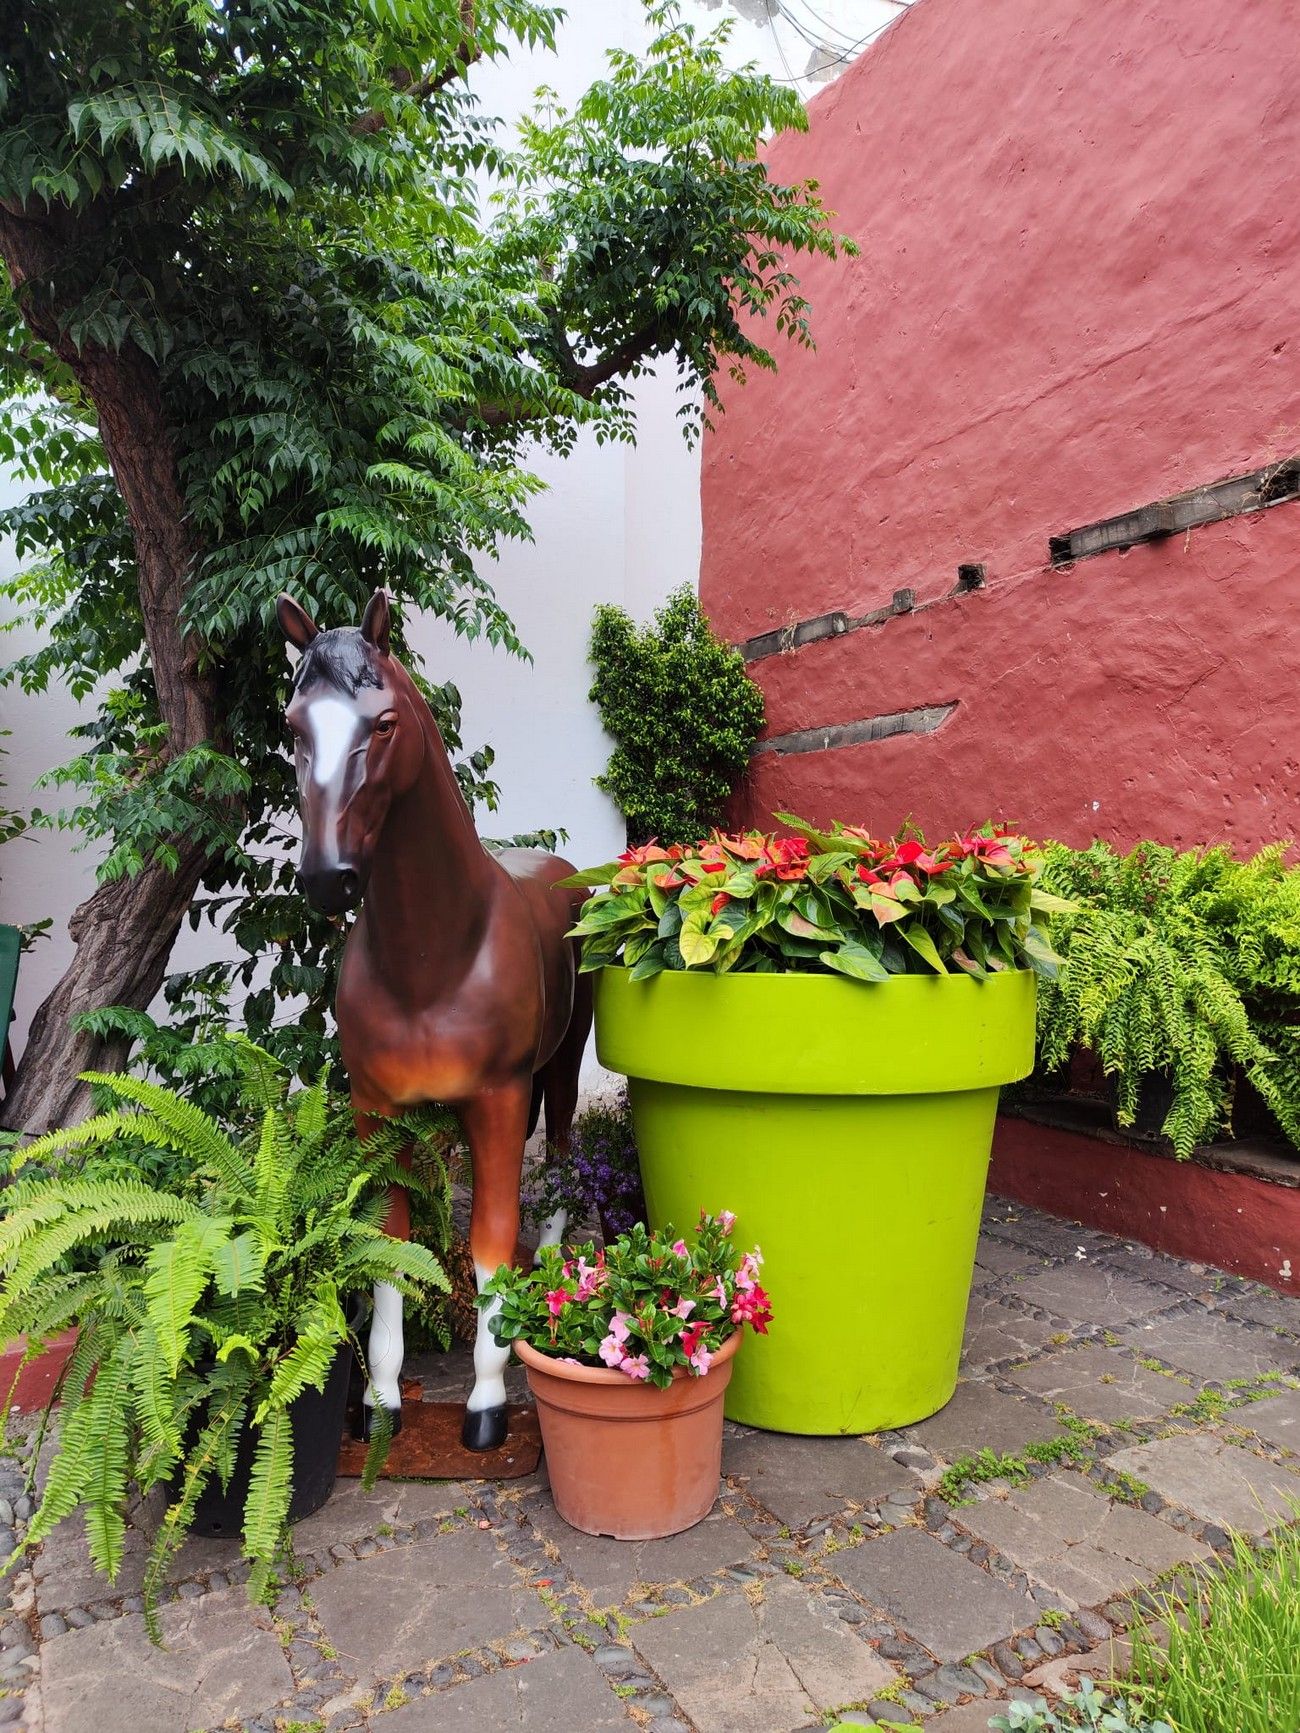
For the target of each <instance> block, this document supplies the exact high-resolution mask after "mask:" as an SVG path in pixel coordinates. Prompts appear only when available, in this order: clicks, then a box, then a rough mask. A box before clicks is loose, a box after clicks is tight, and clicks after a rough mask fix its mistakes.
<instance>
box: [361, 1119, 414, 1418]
mask: <svg viewBox="0 0 1300 1733" xmlns="http://www.w3.org/2000/svg"><path fill="white" fill-rule="evenodd" d="M356 1120H357V1135H358V1137H360V1138H361V1139H362V1141H363V1142H364V1140H365V1139H366V1137H368V1136H369V1134H370V1132H371V1130H372V1129H373V1127H374V1126H375V1125H376V1124H377V1123H378V1121H377V1119H376V1117H375V1115H373V1114H366V1113H358V1114H357V1116H356ZM397 1159H398V1160H399V1161H400V1162H401V1164H402V1165H403V1167H409V1166H410V1164H411V1151H410V1149H409V1148H407V1149H404V1150H403V1151H402V1152H401V1154H400V1155H399V1156H398V1158H397ZM384 1232H385V1233H389V1234H392V1236H393V1238H394V1239H398V1240H409V1239H410V1237H411V1206H410V1200H409V1198H408V1197H407V1194H406V1191H405V1189H404V1188H403V1187H401V1186H393V1187H392V1188H391V1189H390V1191H389V1193H388V1215H387V1216H386V1218H385V1220H384ZM405 1357H406V1343H405V1337H404V1332H403V1323H402V1296H401V1294H400V1293H399V1292H398V1290H397V1289H396V1288H395V1287H393V1285H392V1283H391V1282H376V1283H375V1290H374V1309H373V1311H372V1312H371V1315H370V1340H369V1341H368V1342H367V1344H366V1371H367V1373H368V1375H369V1376H368V1378H367V1381H366V1387H365V1391H364V1393H363V1394H362V1398H361V1401H362V1409H361V1437H362V1438H364V1439H366V1440H369V1439H370V1438H372V1437H373V1436H374V1432H375V1409H376V1408H383V1409H385V1410H386V1412H387V1416H388V1424H389V1429H390V1435H391V1436H392V1437H394V1438H395V1437H396V1436H397V1434H398V1433H399V1432H400V1431H401V1430H402V1362H403V1360H404V1359H405Z"/></svg>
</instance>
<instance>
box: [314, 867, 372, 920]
mask: <svg viewBox="0 0 1300 1733" xmlns="http://www.w3.org/2000/svg"><path fill="white" fill-rule="evenodd" d="M298 883H299V885H300V886H301V887H302V893H303V895H304V896H305V897H306V899H307V901H308V902H309V903H310V904H311V906H312V907H313V908H314V909H319V910H320V912H321V914H323V915H343V914H346V913H347V911H348V910H349V909H355V908H356V906H357V904H358V903H359V902H360V901H361V892H362V889H363V888H364V887H363V886H362V883H361V874H360V873H359V872H358V871H357V870H356V868H355V867H347V866H340V867H303V868H302V869H301V870H300V871H299V873H298Z"/></svg>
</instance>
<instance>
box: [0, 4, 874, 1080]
mask: <svg viewBox="0 0 1300 1733" xmlns="http://www.w3.org/2000/svg"><path fill="white" fill-rule="evenodd" d="M648 10H649V15H650V17H651V20H652V23H653V27H654V40H653V42H652V44H651V46H650V48H649V51H648V53H647V54H646V56H645V58H644V59H643V60H638V59H636V58H635V57H633V56H631V55H629V54H625V53H617V54H614V55H612V56H611V57H610V64H609V68H608V73H607V76H606V77H604V78H603V79H602V80H600V81H599V82H598V83H597V84H596V85H595V86H594V87H593V88H592V89H591V90H590V91H589V92H588V93H587V94H586V95H585V96H584V97H583V98H582V100H581V101H580V102H578V103H577V104H576V106H575V107H574V108H573V109H572V110H566V109H565V108H564V107H562V105H561V104H559V102H558V101H557V100H556V99H555V97H554V96H553V95H552V94H550V93H543V95H542V97H541V99H540V102H539V107H538V110H537V113H536V114H535V116H533V117H532V118H531V119H530V120H529V121H528V122H527V123H526V124H525V125H524V127H523V129H522V133H521V136H520V139H519V141H518V143H517V145H513V146H511V147H510V148H507V142H506V141H504V140H503V137H502V134H501V131H500V129H499V127H498V126H497V124H496V123H495V122H494V121H493V120H492V119H491V117H489V116H486V115H484V114H483V113H482V112H481V111H480V110H479V108H478V107H477V106H476V103H475V100H474V98H473V96H472V94H471V93H470V90H469V88H468V86H467V84H466V82H465V80H464V78H463V76H462V74H463V73H464V71H465V69H466V67H468V66H470V65H472V64H473V63H474V62H476V61H480V60H482V61H488V60H491V59H493V58H496V57H498V56H500V55H502V54H504V53H506V52H507V51H508V49H509V48H510V47H511V46H512V45H515V44H524V45H527V46H530V47H537V46H547V45H550V44H551V43H552V42H553V40H554V33H555V29H556V24H557V20H558V18H559V16H560V14H559V12H558V10H557V8H555V7H554V6H552V5H550V4H543V3H541V0H335V3H333V4H330V5H325V4H322V3H320V0H222V3H220V4H219V3H218V0H133V3H131V4H127V3H126V0H27V3H26V4H25V5H24V6H22V7H21V8H9V9H7V10H6V12H5V15H4V18H3V20H2V21H0V253H3V257H4V260H5V264H6V266H7V281H5V282H4V284H3V285H2V286H0V397H3V399H4V400H5V401H6V403H7V407H6V408H4V409H3V410H0V458H3V459H4V460H5V461H7V462H8V463H9V464H10V465H12V466H14V467H15V468H16V469H17V470H18V472H19V473H20V474H21V475H23V476H25V477H26V478H27V480H28V481H29V482H30V483H31V484H32V491H31V493H30V494H29V495H28V497H27V498H26V499H25V500H24V501H23V502H22V503H21V504H19V505H18V506H17V507H15V508H14V509H13V510H11V511H9V512H8V513H6V514H4V516H3V521H2V522H0V530H3V531H4V532H5V533H8V534H11V535H12V536H13V537H14V538H15V541H16V544H17V548H18V552H19V555H20V557H21V559H22V561H23V562H24V563H23V570H22V572H21V574H20V576H19V577H18V578H17V579H15V580H14V581H13V582H12V583H11V584H10V585H9V587H8V595H9V600H10V602H11V604H12V603H16V604H17V605H18V606H19V607H20V608H21V609H22V610H23V611H24V612H25V613H26V614H27V616H28V617H29V618H30V619H31V620H32V621H33V622H34V623H36V624H37V625H38V626H39V627H40V628H41V642H40V646H39V648H37V649H36V650H35V651H34V652H32V653H31V654H30V655H28V656H26V657H24V658H22V659H21V660H20V661H19V662H18V663H16V664H15V665H14V667H13V669H12V671H11V673H12V677H13V678H16V679H18V680H20V681H21V682H22V683H23V685H24V686H25V687H26V688H27V689H28V690H32V691H43V690H46V689H47V688H48V687H49V686H50V685H51V684H52V683H57V682H63V683H66V684H67V685H68V686H69V687H70V689H71V690H72V691H73V692H75V693H76V694H78V695H79V696H89V695H90V694H91V693H92V691H95V692H98V693H101V694H103V696H102V697H101V699H100V701H99V702H98V704H97V708H96V711H95V714H94V716H93V719H92V720H90V721H89V722H87V723H86V724H85V726H84V728H83V729H82V735H83V739H82V741H81V743H80V744H81V751H80V753H79V755H78V757H77V758H76V760H75V761H74V763H73V764H72V765H71V766H69V768H68V769H67V770H66V771H65V772H63V773H61V776H60V779H59V780H60V781H61V782H62V783H63V784H65V785H75V787H76V789H77V791H78V792H77V793H76V794H75V795H74V796H73V799H72V804H71V805H70V807H69V809H68V813H67V816H66V818H65V822H70V823H73V824H75V826H76V828H77V829H78V831H80V832H81V833H82V834H83V835H85V836H87V837H88V838H90V839H92V840H96V841H98V840H100V839H102V841H103V844H104V846H105V862H104V866H103V868H102V873H103V874H104V875H105V876H106V877H107V878H108V879H110V880H111V879H112V877H113V875H126V876H128V877H130V876H133V875H134V876H136V877H138V878H139V879H140V880H141V882H142V883H145V882H146V881H147V882H148V883H149V884H150V885H152V886H156V885H158V884H160V882H161V875H164V874H168V873H171V874H177V873H180V874H182V875H183V874H185V873H188V874H189V875H190V877H191V878H192V879H193V880H194V881H195V882H196V883H197V882H199V881H201V884H202V889H203V894H204V897H205V898H206V902H205V904H204V905H203V906H205V907H206V909H207V910H208V911H209V912H212V913H214V914H215V915H216V917H217V918H218V919H219V920H221V921H222V922H223V924H224V925H225V926H226V927H227V928H228V930H229V931H230V932H231V933H233V935H234V937H235V939H236V940H237V942H238V944H239V946H240V948H241V951H242V955H243V960H242V962H241V963H240V964H239V965H238V967H237V969H236V972H235V974H236V979H235V981H234V982H233V983H232V981H231V980H230V979H229V977H228V976H226V975H223V973H222V971H220V970H218V969H216V968H214V969H212V970H209V971H206V972H205V973H204V974H203V975H202V976H201V977H200V978H198V979H192V980H189V981H176V982H173V983H172V988H171V991H172V996H173V998H174V1000H175V1003H176V1005H177V1008H178V1013H179V1014H182V1015H197V1014H199V1011H200V1010H201V1008H202V1005H203V1003H204V1002H205V1001H206V1002H209V1003H210V1001H211V998H212V995H213V994H214V993H215V994H218V995H220V994H222V993H226V992H229V991H230V990H231V989H232V986H233V987H234V988H236V989H238V990H242V991H247V990H249V989H252V998H251V1000H250V1002H249V1016H250V1021H251V1024H252V1026H253V1027H254V1028H255V1029H256V1030H258V1031H259V1032H260V1033H261V1034H262V1035H263V1036H264V1038H265V1039H266V1040H267V1041H269V1042H270V1043H271V1044H272V1045H277V1046H279V1047H280V1049H281V1050H283V1051H285V1052H293V1053H294V1054H296V1056H297V1058H298V1059H299V1060H300V1061H301V1063H302V1064H303V1066H307V1065H311V1064H314V1063H315V1060H316V1058H317V1057H318V1056H319V1047H320V1042H321V1039H322V1036H323V1030H324V1016H325V1007H326V1005H327V1004H328V1001H329V997H330V991H331V984H332V958H333V954H334V951H335V949H336V940H337V934H336V932H335V930H334V929H333V928H332V927H331V926H330V925H329V924H328V923H327V922H324V921H322V920H320V919H319V918H317V917H314V916H311V915H310V914H309V913H308V912H307V911H306V910H305V908H304V907H303V905H302V904H301V901H300V899H299V898H298V897H297V895H296V893H295V891H294V889H293V886H292V882H291V878H290V871H289V866H288V858H287V857H288V854H289V852H290V835H289V832H290V830H291V825H290V823H289V818H288V815H289V814H290V813H291V810H292V805H293V800H292V772H291V766H290V763H289V760H288V758H287V757H286V755H285V753H284V751H283V741H282V727H281V711H282V708H283V704H284V701H285V698H286V687H287V668H286V658H285V655H284V648H283V644H282V642H281V641H280V638H279V634H278V633H277V632H276V631H275V630H274V626H273V616H272V609H273V603H274V598H275V596H276V594H277V593H278V592H279V591H280V590H283V589H286V588H287V589H291V590H292V591H294V593H295V594H296V595H298V596H299V597H300V598H301V600H302V601H303V603H304V604H305V605H306V606H307V607H308V608H309V610H310V611H311V612H312V613H313V614H314V615H315V617H317V618H318V619H320V620H322V621H323V622H327V623H342V622H346V621H351V620H353V619H355V618H356V617H357V615H358V613H359V610H360V607H361V605H362V603H363V601H364V599H365V597H366V596H368V595H369V594H370V592H371V591H372V590H373V589H374V587H375V586H376V585H377V584H383V585H386V586H387V587H388V589H389V590H390V591H391V592H392V594H393V595H394V597H395V599H396V600H397V602H398V605H399V617H400V612H401V609H402V608H403V607H404V608H405V609H407V610H408V611H409V610H411V609H421V610H427V611H431V612H432V613H434V614H436V615H439V616H441V617H442V618H443V619H445V620H446V621H447V623H448V628H449V630H451V631H454V632H455V633H458V634H460V635H462V636H465V637H469V638H475V637H480V636H481V637H485V638H487V639H488V640H490V641H491V642H493V643H495V644H500V645H504V646H506V647H507V648H508V649H511V650H514V651H520V650H521V649H522V646H521V645H520V644H519V643H518V641H517V638H516V635H515V632H514V629H513V627H512V625H511V623H510V621H509V620H508V619H507V617H506V615H505V614H504V612H503V610H502V609H501V607H500V605H499V603H498V602H497V600H496V598H495V596H494V595H493V592H492V589H491V586H490V584H489V583H488V581H487V580H486V578H485V577H484V576H483V569H484V565H485V562H486V560H487V559H488V558H489V557H490V556H491V554H492V553H493V551H494V550H495V549H496V548H497V547H498V546H499V545H500V543H501V542H502V541H503V540H504V539H508V538H526V537H527V535H528V533H529V532H528V515H527V514H528V507H529V503H530V501H531V500H532V498H533V496H534V495H535V493H536V492H537V489H538V486H539V483H538V481H537V479H536V478H535V476H534V475H532V474H531V473H530V471H529V470H528V468H527V467H526V463H525V458H526V453H527V451H528V450H529V449H535V447H536V443H537V442H540V443H541V444H542V445H543V446H549V447H551V448H552V449H556V450H559V451H564V450H566V449H567V448H568V447H569V446H570V445H571V444H572V442H573V440H574V438H575V437H576V435H577V433H578V431H579V430H580V429H581V428H583V427H584V426H590V427H593V428H594V429H595V432H596V434H597V436H598V437H600V438H614V439H627V438H630V437H631V436H632V432H633V427H632V416H631V410H630V404H629V398H628V387H627V382H628V381H629V380H630V379H634V378H635V377H636V375H637V374H638V373H639V372H640V371H642V370H643V369H644V368H646V367H647V366H649V365H651V364H653V363H654V362H656V361H657V360H660V359H662V358H665V357H668V358H671V360H672V361H673V362H674V363H675V365H676V368H677V370H678V373H679V376H680V380H681V384H682V387H683V391H684V396H683V413H684V414H685V416H686V417H687V425H688V429H689V428H690V427H691V426H695V425H698V419H699V410H698V404H699V403H700V401H701V400H703V401H704V402H705V403H706V404H709V405H716V403H717V395H716V388H715V384H714V381H715V378H716V377H717V376H718V374H719V373H720V371H725V370H726V369H727V368H731V369H732V370H733V371H736V370H743V368H744V367H745V366H747V365H751V366H752V365H757V366H761V367H768V366H771V365H772V364H773V358H772V354H771V352H770V350H769V349H766V348H764V347H763V346H762V344H761V343H760V342H759V341H758V338H757V336H756V333H758V332H760V331H761V329H762V324H763V321H766V323H767V324H768V325H769V326H771V327H773V328H774V329H775V331H776V332H777V333H778V334H781V335H783V336H785V337H788V338H790V339H793V340H794V341H796V342H800V343H806V342H807V341H808V340H809V332H808V324H807V306H806V303H805V301H804V299H803V297H802V296H801V294H800V293H799V289H798V285H797V283H796V281H795V280H794V278H793V276H792V275H791V272H790V265H789V261H790V260H791V259H792V258H793V257H794V256H796V255H798V254H799V253H801V252H802V253H814V254H822V255H826V256H835V255H836V254H837V253H838V252H839V251H841V250H842V249H843V248H844V247H845V246H846V245H847V243H846V242H845V241H844V240H843V238H842V237H837V236H836V235H835V234H834V232H833V230H832V228H831V226H830V222H829V218H828V215H827V213H826V212H825V211H824V209H823V208H822V206H821V204H820V201H819V198H818V194H817V190H816V187H815V185H813V184H811V183H805V184H801V185H793V186H782V185H779V184H777V183H775V182H774V181H773V180H772V179H771V178H770V177H769V176H768V174H767V172H766V169H765V168H764V166H763V164H762V162H761V160H760V156H759V150H760V143H761V140H762V138H763V136H764V135H765V134H766V133H768V132H770V131H773V130H779V129H782V128H786V127H792V126H802V125H803V124H805V122H804V117H803V113H802V109H801V108H800V106H799V104H798V102H797V100H796V99H795V98H794V96H793V95H792V94H791V93H790V92H788V91H786V90H784V89H783V88H782V87H781V86H779V85H777V84H776V83H774V82H772V81H771V80H768V79H766V78H764V77H760V76H758V75H756V74H755V73H753V72H752V71H744V72H738V73H737V72H729V71H728V70H727V69H726V65H725V44H726V29H725V27H723V28H721V29H719V30H716V31H713V32H711V33H697V32H696V31H695V30H694V29H693V28H691V27H690V26H688V25H686V24H683V23H682V22H680V20H679V19H678V17H677V15H676V12H675V9H674V7H673V6H672V5H654V6H651V7H649V8H648ZM398 642H399V647H400V645H401V639H400V636H399V640H398ZM429 695H430V697H431V699H432V701H433V703H434V707H435V710H436V712H437V713H438V715H439V719H440V721H441V723H442V724H443V727H444V732H445V733H446V734H447V736H448V742H449V745H450V746H451V747H452V749H453V750H457V749H459V746H460V741H459V738H458V729H457V719H458V695H457V694H456V693H455V691H454V689H453V688H451V687H450V686H436V685H435V686H434V687H432V688H431V690H430V693H429ZM489 767H490V755H489V754H488V753H487V752H486V750H484V751H482V752H480V753H479V754H477V755H475V756H472V757H470V758H469V759H467V760H466V761H465V763H464V764H463V765H462V766H461V770H462V777H463V780H464V782H465V784H466V787H467V790H468V792H469V793H470V794H471V796H473V797H477V798H478V799H479V800H480V801H481V802H483V803H484V804H486V805H488V806H489V807H490V806H491V804H492V800H493V795H494V790H493V788H492V785H491V782H490V780H489V777H488V770H489ZM47 822H53V820H51V819H49V818H48V815H47ZM151 875H152V876H151ZM142 894H143V893H142ZM150 894H152V895H156V896H158V897H162V896H163V894H164V893H163V891H162V890H161V889H156V890H152V891H151V892H150ZM185 900H186V899H184V898H182V899H181V904H182V906H183V903H184V901H185ZM196 913H197V911H196ZM147 916H148V909H147V907H145V906H144V905H143V904H142V905H141V907H140V908H138V909H135V910H134V911H133V914H132V919H133V920H136V921H138V922H141V923H144V924H147ZM166 918H167V919H172V918H173V917H172V916H171V915H170V914H169V915H167V917H166ZM128 929H129V923H127V922H126V921H125V920H124V921H123V930H124V933H128V937H127V938H126V939H124V942H130V941H129V932H128ZM138 985H139V991H138V994H137V995H136V997H135V998H134V999H133V1002H134V1003H136V1004H138V1005H140V1006H143V1004H144V1003H147V1000H148V997H149V991H150V990H151V989H149V987H148V983H147V982H146V981H145V980H144V979H143V977H142V978H141V981H140V983H139V984H138ZM286 997H293V998H298V999H304V998H305V1000H306V1003H307V1011H306V1014H305V1016H304V1017H299V1016H298V1015H297V1014H296V1013H295V1014H294V1016H293V1018H292V1019H289V1020H286V1019H285V1018H284V1014H283V1001H284V1000H285V998H286ZM79 1002H83V1003H84V1002H85V995H84V994H83V995H82V1000H81V1001H79ZM90 1002H91V1004H92V1005H93V1004H94V1003H102V1000H101V1001H94V1000H93V997H92V999H91V1001H90ZM187 1006H188V1007H189V1011H188V1012H187V1011H186V1007H187ZM277 1022H285V1023H286V1027H285V1028H283V1029H277V1028H276V1027H275V1025H276V1024H277ZM313 1046H314V1047H315V1049H316V1050H315V1051H313ZM46 1057H47V1062H48V1055H47V1056H46Z"/></svg>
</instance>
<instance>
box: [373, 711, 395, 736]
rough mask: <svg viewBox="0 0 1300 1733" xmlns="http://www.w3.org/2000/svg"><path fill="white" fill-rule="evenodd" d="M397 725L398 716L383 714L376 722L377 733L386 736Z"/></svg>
mask: <svg viewBox="0 0 1300 1733" xmlns="http://www.w3.org/2000/svg"><path fill="white" fill-rule="evenodd" d="M396 727H397V718H396V717H395V716H381V717H380V718H379V720H378V722H376V723H375V733H376V734H382V735H385V736H386V735H389V734H391V733H392V732H393V730H394V728H396Z"/></svg>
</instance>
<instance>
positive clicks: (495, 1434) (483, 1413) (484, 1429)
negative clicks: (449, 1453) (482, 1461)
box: [460, 1405, 506, 1450]
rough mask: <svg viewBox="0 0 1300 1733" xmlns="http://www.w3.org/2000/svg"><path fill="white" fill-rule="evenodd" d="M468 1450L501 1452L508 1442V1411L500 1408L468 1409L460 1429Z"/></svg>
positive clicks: (502, 1407)
mask: <svg viewBox="0 0 1300 1733" xmlns="http://www.w3.org/2000/svg"><path fill="white" fill-rule="evenodd" d="M460 1441H461V1443H462V1444H463V1445H464V1446H465V1448H466V1450H499V1449H500V1448H501V1446H502V1445H503V1444H504V1443H505V1441H506V1411H505V1407H504V1405H503V1406H501V1407H499V1408H467V1409H466V1410H465V1420H464V1423H463V1424H462V1426H461V1429H460Z"/></svg>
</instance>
